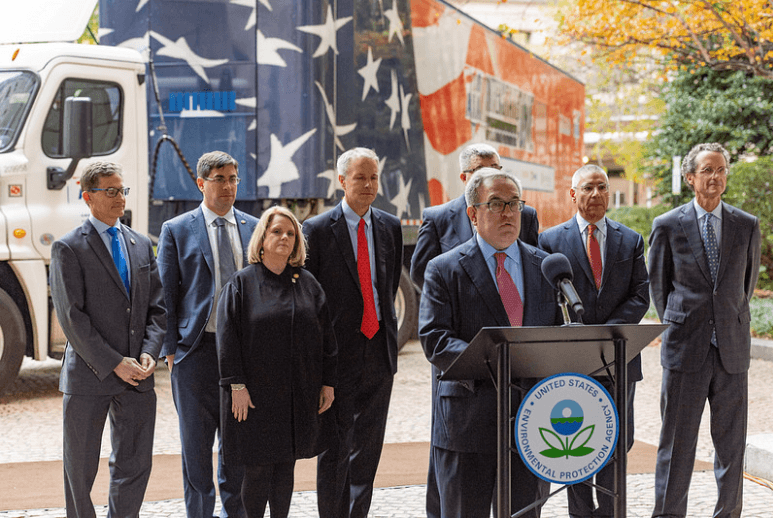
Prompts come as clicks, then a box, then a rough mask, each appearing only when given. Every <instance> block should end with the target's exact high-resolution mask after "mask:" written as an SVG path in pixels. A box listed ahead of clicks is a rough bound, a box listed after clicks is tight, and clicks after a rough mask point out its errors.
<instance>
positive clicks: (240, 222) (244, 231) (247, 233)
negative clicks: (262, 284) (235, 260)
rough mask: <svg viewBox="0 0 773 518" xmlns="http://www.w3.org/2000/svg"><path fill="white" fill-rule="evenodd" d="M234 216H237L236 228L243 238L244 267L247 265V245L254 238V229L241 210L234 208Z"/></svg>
mask: <svg viewBox="0 0 773 518" xmlns="http://www.w3.org/2000/svg"><path fill="white" fill-rule="evenodd" d="M234 217H235V218H236V228H237V229H238V230H239V238H241V240H242V267H245V266H247V263H248V261H247V245H248V244H249V242H250V238H252V231H251V230H250V228H249V225H247V222H246V221H245V219H244V214H243V213H242V212H241V211H238V210H236V209H234Z"/></svg>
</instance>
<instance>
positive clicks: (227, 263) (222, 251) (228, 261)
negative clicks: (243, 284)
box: [215, 218, 236, 286]
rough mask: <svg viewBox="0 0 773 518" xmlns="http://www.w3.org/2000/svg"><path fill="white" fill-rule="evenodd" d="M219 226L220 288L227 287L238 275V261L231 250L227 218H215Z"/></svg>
mask: <svg viewBox="0 0 773 518" xmlns="http://www.w3.org/2000/svg"><path fill="white" fill-rule="evenodd" d="M215 225H217V248H218V251H217V254H218V259H219V262H220V268H219V270H220V272H219V273H220V286H223V285H225V283H226V282H228V279H230V278H231V275H233V274H234V273H236V261H235V260H234V251H233V248H231V238H230V237H228V228H227V227H226V220H225V218H215Z"/></svg>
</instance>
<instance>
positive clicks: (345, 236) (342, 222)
mask: <svg viewBox="0 0 773 518" xmlns="http://www.w3.org/2000/svg"><path fill="white" fill-rule="evenodd" d="M330 219H331V220H332V224H331V225H330V230H331V231H332V232H333V237H334V238H335V240H336V244H337V245H338V249H339V250H340V251H341V255H342V256H343V257H344V262H345V263H346V266H347V268H349V273H351V274H352V277H353V278H354V281H355V282H356V283H357V285H359V283H360V275H359V274H358V273H357V260H356V259H355V257H354V249H353V246H352V238H351V236H350V235H349V227H347V226H346V218H345V217H344V211H343V209H342V208H341V204H340V203H339V204H338V205H336V206H335V208H333V210H331V211H330Z"/></svg>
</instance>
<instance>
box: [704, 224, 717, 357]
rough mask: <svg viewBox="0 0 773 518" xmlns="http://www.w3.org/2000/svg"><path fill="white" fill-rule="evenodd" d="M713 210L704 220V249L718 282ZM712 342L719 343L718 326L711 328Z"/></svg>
mask: <svg viewBox="0 0 773 518" xmlns="http://www.w3.org/2000/svg"><path fill="white" fill-rule="evenodd" d="M712 216H713V214H712V213H711V212H707V213H706V217H705V218H704V221H703V249H704V250H705V251H706V258H707V259H708V260H709V270H711V282H712V283H713V284H714V285H716V284H717V269H718V268H719V247H718V246H717V235H716V234H715V233H714V225H712V224H711V218H712ZM711 344H712V345H714V346H716V345H717V328H716V327H714V328H713V329H712V330H711Z"/></svg>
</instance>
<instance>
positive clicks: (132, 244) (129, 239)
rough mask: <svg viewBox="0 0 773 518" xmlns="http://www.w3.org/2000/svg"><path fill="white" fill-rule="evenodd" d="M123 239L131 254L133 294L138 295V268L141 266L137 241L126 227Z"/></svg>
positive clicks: (130, 269) (130, 265) (130, 268)
mask: <svg viewBox="0 0 773 518" xmlns="http://www.w3.org/2000/svg"><path fill="white" fill-rule="evenodd" d="M123 239H124V241H125V242H126V250H127V253H128V254H129V271H131V290H132V294H134V293H136V291H135V290H137V289H138V286H137V284H136V283H137V282H138V279H139V276H138V275H137V267H139V265H140V259H139V255H138V253H137V252H138V250H137V240H136V239H134V236H132V235H131V232H129V230H128V229H127V228H126V227H124V232H123Z"/></svg>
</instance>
